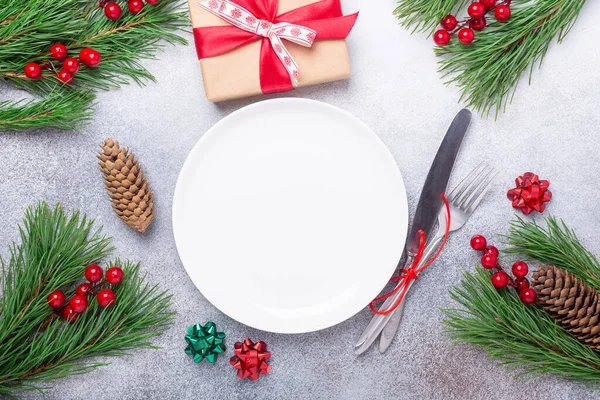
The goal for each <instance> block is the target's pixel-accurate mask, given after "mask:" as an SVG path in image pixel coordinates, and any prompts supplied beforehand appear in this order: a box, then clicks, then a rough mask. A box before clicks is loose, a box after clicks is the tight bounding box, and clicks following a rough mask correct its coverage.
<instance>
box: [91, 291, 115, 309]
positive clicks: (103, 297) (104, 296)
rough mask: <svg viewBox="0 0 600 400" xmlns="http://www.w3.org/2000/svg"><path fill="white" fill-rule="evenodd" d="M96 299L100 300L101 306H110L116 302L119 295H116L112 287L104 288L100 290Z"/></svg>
mask: <svg viewBox="0 0 600 400" xmlns="http://www.w3.org/2000/svg"><path fill="white" fill-rule="evenodd" d="M96 299H97V300H98V304H100V307H108V306H111V305H113V304H114V302H115V300H116V299H117V296H116V295H115V292H113V291H112V290H110V289H102V290H101V291H100V292H98V295H97V296H96Z"/></svg>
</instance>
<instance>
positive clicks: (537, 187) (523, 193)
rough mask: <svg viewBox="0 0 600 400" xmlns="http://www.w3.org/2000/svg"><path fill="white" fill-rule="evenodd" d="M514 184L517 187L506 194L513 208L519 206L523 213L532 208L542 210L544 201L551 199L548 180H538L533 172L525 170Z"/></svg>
mask: <svg viewBox="0 0 600 400" xmlns="http://www.w3.org/2000/svg"><path fill="white" fill-rule="evenodd" d="M515 184H516V185H517V187H516V188H513V189H510V190H509V191H508V193H507V194H506V196H507V197H508V199H509V200H511V201H512V206H513V207H514V208H519V209H520V210H521V211H522V212H523V214H525V215H528V214H531V213H532V212H533V211H534V210H535V211H537V212H540V213H542V212H544V210H545V209H546V202H548V201H550V200H551V199H552V192H550V191H549V190H548V187H549V186H550V181H546V180H540V177H539V176H537V175H536V174H534V173H533V172H526V173H524V174H523V176H518V177H517V179H515Z"/></svg>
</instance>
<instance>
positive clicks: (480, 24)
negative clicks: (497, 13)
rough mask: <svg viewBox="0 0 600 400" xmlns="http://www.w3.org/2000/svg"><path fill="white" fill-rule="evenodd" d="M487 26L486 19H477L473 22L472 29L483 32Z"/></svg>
mask: <svg viewBox="0 0 600 400" xmlns="http://www.w3.org/2000/svg"><path fill="white" fill-rule="evenodd" d="M486 25H487V20H486V19H485V17H481V18H477V19H474V20H472V21H471V28H473V29H475V30H476V31H482V30H483V29H484V28H485V26H486Z"/></svg>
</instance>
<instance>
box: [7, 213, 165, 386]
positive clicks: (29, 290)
mask: <svg viewBox="0 0 600 400" xmlns="http://www.w3.org/2000/svg"><path fill="white" fill-rule="evenodd" d="M92 224H93V222H92V221H90V220H88V219H87V218H86V217H85V216H82V215H80V214H79V213H74V214H72V215H71V216H67V215H65V213H64V212H63V210H62V208H61V207H60V206H59V205H57V206H56V207H55V208H54V209H50V208H48V206H47V205H46V204H45V203H42V204H39V205H38V206H36V207H33V208H29V209H27V211H26V213H25V218H24V220H23V226H22V227H20V232H21V244H19V245H16V244H13V245H12V246H11V247H10V258H9V260H8V262H3V263H2V267H3V269H2V286H1V287H2V297H1V298H0V397H17V396H18V395H19V394H20V393H22V392H23V391H30V390H36V391H42V390H44V389H46V388H47V386H46V384H47V382H48V381H51V380H54V379H58V378H62V377H66V376H70V375H74V374H83V373H86V372H89V371H91V370H93V369H94V368H96V367H99V366H103V365H107V364H102V363H97V362H90V361H88V358H89V357H93V356H120V355H125V354H126V353H127V352H128V351H130V350H133V349H138V348H151V347H152V345H151V343H150V339H152V338H153V337H155V336H157V335H159V334H160V333H161V332H162V331H163V330H164V329H165V328H166V327H167V326H168V325H169V324H170V323H171V321H172V318H173V315H174V313H173V312H171V311H169V306H170V295H168V293H166V292H162V291H160V290H159V289H158V287H156V286H153V287H150V286H149V285H148V284H147V283H145V278H144V277H143V276H141V275H140V273H139V264H134V263H131V262H122V261H120V260H119V259H116V260H112V261H110V262H109V263H108V264H107V265H120V266H121V267H122V269H123V271H124V273H125V279H124V280H123V282H122V283H121V284H119V285H117V286H114V287H113V290H114V292H115V294H116V296H117V301H116V303H115V304H114V305H112V306H110V307H108V308H106V309H101V308H100V306H99V305H98V304H97V302H96V301H93V299H90V301H89V306H88V309H87V310H86V311H85V312H83V313H82V314H80V315H79V317H78V319H77V320H76V321H75V322H73V323H69V322H67V321H65V320H64V319H62V318H59V317H57V316H56V315H55V314H54V313H53V311H52V309H51V308H50V307H49V306H48V303H47V300H46V297H47V296H48V295H49V294H50V293H51V292H52V291H54V290H56V289H61V290H63V291H64V292H65V295H66V297H67V299H69V298H70V297H72V295H73V294H74V292H75V288H76V286H75V285H76V284H77V283H80V282H82V280H83V275H84V271H85V268H86V266H87V265H89V264H93V263H100V262H101V261H102V260H103V259H104V258H105V257H107V256H108V254H109V252H110V251H111V250H112V248H111V247H110V238H108V237H106V236H102V235H101V234H100V232H99V231H95V230H93V226H92Z"/></svg>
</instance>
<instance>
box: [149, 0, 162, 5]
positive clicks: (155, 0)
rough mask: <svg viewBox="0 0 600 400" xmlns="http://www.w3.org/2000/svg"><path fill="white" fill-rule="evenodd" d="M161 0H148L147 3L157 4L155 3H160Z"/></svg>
mask: <svg viewBox="0 0 600 400" xmlns="http://www.w3.org/2000/svg"><path fill="white" fill-rule="evenodd" d="M159 1H160V0H146V3H148V4H152V5H155V4H158V2H159Z"/></svg>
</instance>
